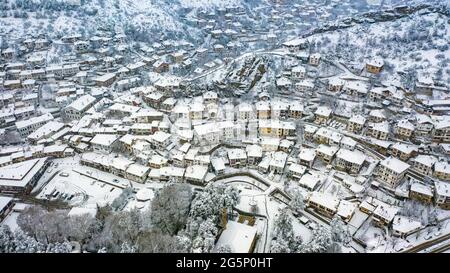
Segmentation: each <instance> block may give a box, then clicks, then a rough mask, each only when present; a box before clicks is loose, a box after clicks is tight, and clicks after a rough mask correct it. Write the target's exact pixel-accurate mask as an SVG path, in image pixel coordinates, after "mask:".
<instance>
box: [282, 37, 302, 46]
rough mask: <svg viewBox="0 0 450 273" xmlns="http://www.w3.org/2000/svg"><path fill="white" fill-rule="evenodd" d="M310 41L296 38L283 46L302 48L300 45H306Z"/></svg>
mask: <svg viewBox="0 0 450 273" xmlns="http://www.w3.org/2000/svg"><path fill="white" fill-rule="evenodd" d="M307 42H308V40H306V39H303V38H296V39H293V40H290V41H287V42H284V43H283V46H289V47H290V46H300V45H304V44H305V43H307Z"/></svg>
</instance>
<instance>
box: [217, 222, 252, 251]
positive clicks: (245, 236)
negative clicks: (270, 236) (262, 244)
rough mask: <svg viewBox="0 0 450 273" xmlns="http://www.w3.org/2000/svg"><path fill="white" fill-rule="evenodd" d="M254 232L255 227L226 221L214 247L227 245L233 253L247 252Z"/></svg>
mask: <svg viewBox="0 0 450 273" xmlns="http://www.w3.org/2000/svg"><path fill="white" fill-rule="evenodd" d="M256 233H257V229H256V227H253V226H249V225H246V224H241V223H238V222H235V221H228V222H227V225H226V227H225V230H224V231H223V232H222V234H221V235H220V237H219V240H218V241H217V244H216V249H217V248H218V247H219V246H229V247H230V248H231V251H232V252H233V253H249V252H250V250H251V247H252V245H253V241H254V239H255V237H256Z"/></svg>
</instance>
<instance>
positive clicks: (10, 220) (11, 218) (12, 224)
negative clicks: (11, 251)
mask: <svg viewBox="0 0 450 273" xmlns="http://www.w3.org/2000/svg"><path fill="white" fill-rule="evenodd" d="M19 215H20V212H14V211H13V212H10V213H9V214H8V216H6V218H5V219H3V221H2V222H1V224H2V225H7V226H9V228H10V229H11V231H16V230H18V229H20V228H19V225H18V224H17V217H19Z"/></svg>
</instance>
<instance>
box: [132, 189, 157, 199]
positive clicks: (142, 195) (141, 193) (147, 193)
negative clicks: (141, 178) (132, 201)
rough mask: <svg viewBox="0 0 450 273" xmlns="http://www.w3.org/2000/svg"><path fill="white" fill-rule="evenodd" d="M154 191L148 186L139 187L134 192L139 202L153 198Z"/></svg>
mask: <svg viewBox="0 0 450 273" xmlns="http://www.w3.org/2000/svg"><path fill="white" fill-rule="evenodd" d="M154 195H155V193H154V192H153V190H152V189H149V188H141V189H140V190H138V191H137V193H136V199H137V200H138V201H141V202H145V201H149V200H151V199H153V197H154Z"/></svg>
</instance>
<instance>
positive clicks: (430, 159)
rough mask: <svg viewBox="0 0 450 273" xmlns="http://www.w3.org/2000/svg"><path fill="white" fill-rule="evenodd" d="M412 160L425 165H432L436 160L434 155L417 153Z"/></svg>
mask: <svg viewBox="0 0 450 273" xmlns="http://www.w3.org/2000/svg"><path fill="white" fill-rule="evenodd" d="M413 160H414V162H418V163H420V164H422V165H425V166H427V167H432V166H433V165H434V164H435V163H436V162H437V161H438V160H437V158H436V157H434V156H431V155H418V156H417V157H416V158H414V159H413Z"/></svg>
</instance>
